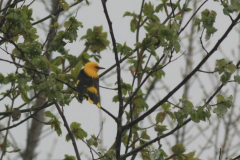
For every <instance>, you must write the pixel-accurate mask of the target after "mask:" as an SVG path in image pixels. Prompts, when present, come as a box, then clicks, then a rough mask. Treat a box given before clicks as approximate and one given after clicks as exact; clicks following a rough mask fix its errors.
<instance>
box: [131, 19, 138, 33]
mask: <svg viewBox="0 0 240 160" xmlns="http://www.w3.org/2000/svg"><path fill="white" fill-rule="evenodd" d="M137 25H138V22H137V20H136V19H135V18H134V19H132V20H131V22H130V30H131V31H132V32H135V31H136V29H137Z"/></svg>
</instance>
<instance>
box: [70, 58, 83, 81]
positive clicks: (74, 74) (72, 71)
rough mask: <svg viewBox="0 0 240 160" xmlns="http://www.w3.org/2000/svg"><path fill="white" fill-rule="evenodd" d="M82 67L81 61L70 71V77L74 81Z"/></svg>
mask: <svg viewBox="0 0 240 160" xmlns="http://www.w3.org/2000/svg"><path fill="white" fill-rule="evenodd" d="M82 66H83V64H82V61H80V62H78V64H77V65H76V66H75V68H74V69H71V75H72V76H73V77H74V79H75V80H77V77H78V74H79V73H80V71H81V68H82Z"/></svg>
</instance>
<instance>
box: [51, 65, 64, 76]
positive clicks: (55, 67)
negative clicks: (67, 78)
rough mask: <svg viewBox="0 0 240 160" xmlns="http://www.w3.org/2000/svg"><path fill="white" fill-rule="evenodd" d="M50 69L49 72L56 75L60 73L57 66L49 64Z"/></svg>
mask: <svg viewBox="0 0 240 160" xmlns="http://www.w3.org/2000/svg"><path fill="white" fill-rule="evenodd" d="M50 69H51V71H53V72H54V73H56V74H57V75H58V74H59V73H61V72H62V70H61V69H59V68H58V67H57V66H55V65H53V64H50Z"/></svg>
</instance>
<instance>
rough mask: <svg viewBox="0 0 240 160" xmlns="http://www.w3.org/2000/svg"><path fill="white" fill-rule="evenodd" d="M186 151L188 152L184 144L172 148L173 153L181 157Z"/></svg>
mask: <svg viewBox="0 0 240 160" xmlns="http://www.w3.org/2000/svg"><path fill="white" fill-rule="evenodd" d="M185 151H186V149H185V147H184V146H183V145H182V144H176V145H174V146H173V147H172V152H173V153H174V154H175V155H176V156H179V155H181V154H183V153H184V152H185Z"/></svg>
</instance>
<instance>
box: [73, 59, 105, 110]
mask: <svg viewBox="0 0 240 160" xmlns="http://www.w3.org/2000/svg"><path fill="white" fill-rule="evenodd" d="M99 69H104V68H102V67H99V66H98V64H97V63H96V62H88V63H87V64H86V65H85V66H84V68H83V69H82V70H81V71H80V73H79V75H78V80H77V91H78V97H79V101H80V102H81V103H82V101H83V97H87V100H88V101H89V102H90V103H92V104H96V105H97V106H98V107H99V108H100V107H101V105H100V94H99V77H98V71H99Z"/></svg>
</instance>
